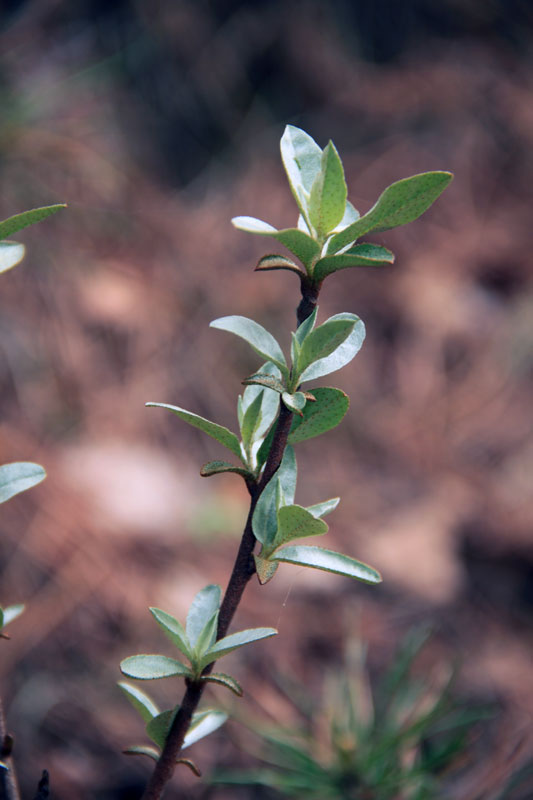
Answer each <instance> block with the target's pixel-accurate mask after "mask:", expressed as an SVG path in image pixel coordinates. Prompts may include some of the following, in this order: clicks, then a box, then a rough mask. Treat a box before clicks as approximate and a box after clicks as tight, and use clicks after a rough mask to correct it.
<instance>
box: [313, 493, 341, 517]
mask: <svg viewBox="0 0 533 800" xmlns="http://www.w3.org/2000/svg"><path fill="white" fill-rule="evenodd" d="M339 502H340V497H332V498H331V500H324V501H323V502H322V503H315V505H313V506H307V509H306V510H307V511H309V513H310V514H312V515H313V517H316V518H317V519H322V517H325V516H326V515H327V514H331V512H332V511H335V509H336V508H337V506H338V505H339Z"/></svg>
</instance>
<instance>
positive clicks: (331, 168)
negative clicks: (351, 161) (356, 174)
mask: <svg viewBox="0 0 533 800" xmlns="http://www.w3.org/2000/svg"><path fill="white" fill-rule="evenodd" d="M346 195H347V189H346V181H345V180H344V169H343V167H342V161H341V160H340V158H339V154H338V153H337V150H336V148H335V145H334V144H333V142H331V141H330V142H329V143H328V145H327V147H325V148H324V152H323V153H322V159H321V168H320V172H319V173H318V174H317V175H316V177H315V179H314V181H313V185H312V187H311V192H310V196H309V220H310V222H311V224H312V225H313V227H314V228H315V230H316V231H317V233H318V235H319V236H322V237H324V236H326V235H327V234H328V233H329V232H330V231H332V230H333V229H334V228H335V226H336V225H338V224H339V222H340V221H341V220H342V218H343V216H344V211H345V208H346Z"/></svg>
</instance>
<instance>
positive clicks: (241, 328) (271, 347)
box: [210, 315, 288, 376]
mask: <svg viewBox="0 0 533 800" xmlns="http://www.w3.org/2000/svg"><path fill="white" fill-rule="evenodd" d="M210 327H211V328H218V329H219V330H221V331H228V332H229V333H234V334H235V336H240V337H241V339H244V340H245V341H246V342H248V344H249V345H250V346H251V347H252V349H253V350H255V352H256V353H257V354H258V355H260V356H261V357H262V358H264V359H266V360H267V361H272V362H273V363H274V364H275V365H276V366H277V367H278V369H279V370H280V372H281V373H282V374H283V375H285V376H287V374H288V370H287V363H286V361H285V356H284V355H283V352H282V350H281V347H280V346H279V344H278V343H277V341H276V340H275V339H274V337H273V336H272V334H271V333H269V332H268V331H267V330H265V328H263V326H262V325H259V323H258V322H255V321H254V320H253V319H248V317H240V316H236V315H234V316H230V317H221V318H220V319H215V320H213V322H211V323H210Z"/></svg>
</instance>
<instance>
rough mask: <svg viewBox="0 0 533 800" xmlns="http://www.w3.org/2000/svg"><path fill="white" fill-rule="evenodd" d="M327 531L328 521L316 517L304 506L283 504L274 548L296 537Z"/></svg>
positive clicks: (319, 534) (279, 513)
mask: <svg viewBox="0 0 533 800" xmlns="http://www.w3.org/2000/svg"><path fill="white" fill-rule="evenodd" d="M327 532H328V526H327V525H326V523H325V522H323V521H322V520H321V519H317V518H316V517H314V516H313V515H312V514H311V513H310V512H309V511H307V509H305V508H302V506H283V508H280V509H279V511H278V532H277V534H276V538H275V539H274V542H273V548H278V547H281V545H283V544H287V542H290V541H292V540H294V539H303V538H305V537H307V536H321V535H322V534H324V533H327Z"/></svg>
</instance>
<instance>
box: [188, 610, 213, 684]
mask: <svg viewBox="0 0 533 800" xmlns="http://www.w3.org/2000/svg"><path fill="white" fill-rule="evenodd" d="M217 627H218V610H217V611H215V613H214V614H213V616H212V617H211V619H210V620H209V621H208V622H207V623H206V625H205V626H204V628H203V629H202V631H201V633H200V635H199V636H198V639H197V640H196V645H195V647H194V662H193V666H194V668H195V670H197V672H199V671H200V670H199V669H198V667H199V664H200V661H201V659H202V657H203V655H204V653H206V652H207V651H208V650H209V649H210V648H211V646H212V645H213V644H214V643H215V639H216V638H217ZM202 666H203V665H202Z"/></svg>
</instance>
